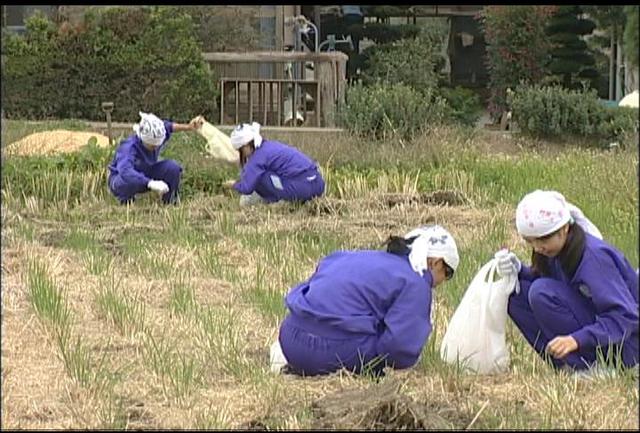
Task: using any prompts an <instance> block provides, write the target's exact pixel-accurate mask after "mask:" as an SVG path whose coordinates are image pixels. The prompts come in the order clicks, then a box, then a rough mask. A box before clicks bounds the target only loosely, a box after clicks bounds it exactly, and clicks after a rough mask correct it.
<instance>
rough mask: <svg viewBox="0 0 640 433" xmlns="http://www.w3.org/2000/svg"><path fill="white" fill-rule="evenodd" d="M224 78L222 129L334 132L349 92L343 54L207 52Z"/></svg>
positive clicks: (211, 63) (221, 83) (222, 87)
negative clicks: (246, 125) (250, 124)
mask: <svg viewBox="0 0 640 433" xmlns="http://www.w3.org/2000/svg"><path fill="white" fill-rule="evenodd" d="M203 57H204V59H205V61H207V62H209V64H210V65H211V67H212V69H213V70H215V72H216V74H217V76H219V77H222V78H221V79H220V101H219V110H220V111H219V112H220V124H221V125H228V124H231V123H233V124H237V123H240V122H246V121H253V120H256V121H259V122H261V123H262V124H263V125H266V126H315V127H335V126H336V122H335V110H336V108H337V105H338V103H339V102H340V101H341V100H342V99H343V98H344V93H345V89H346V65H347V59H348V57H347V55H346V54H344V53H341V52H331V53H301V52H284V51H262V52H247V53H237V52H236V53H203Z"/></svg>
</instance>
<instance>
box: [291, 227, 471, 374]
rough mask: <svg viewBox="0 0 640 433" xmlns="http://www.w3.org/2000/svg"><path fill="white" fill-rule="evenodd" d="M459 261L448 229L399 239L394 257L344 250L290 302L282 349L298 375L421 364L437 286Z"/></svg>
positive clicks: (390, 249)
mask: <svg viewBox="0 0 640 433" xmlns="http://www.w3.org/2000/svg"><path fill="white" fill-rule="evenodd" d="M458 262H459V258H458V252H457V247H456V244H455V241H454V239H453V237H452V236H451V235H450V234H449V233H448V232H447V231H446V230H444V229H443V228H442V227H440V226H430V227H424V228H419V229H416V230H414V231H412V232H410V233H409V234H407V235H406V236H405V237H404V238H402V237H392V238H391V239H390V241H389V243H388V246H387V251H369V250H364V251H339V252H335V253H333V254H330V255H328V256H327V257H325V258H323V259H322V260H321V261H320V263H319V264H318V266H317V269H316V271H315V273H314V274H313V275H312V276H311V278H309V279H308V280H307V281H305V282H303V283H301V284H299V285H297V286H296V287H294V288H293V289H291V291H290V292H289V293H288V294H287V296H286V298H285V303H286V306H287V307H288V309H289V315H288V316H287V317H286V318H285V320H284V321H283V323H282V325H281V327H280V333H279V342H280V346H281V347H282V352H283V354H284V356H285V358H286V360H287V363H288V370H289V371H290V372H293V373H296V374H300V375H318V374H327V373H331V372H334V371H336V370H338V369H340V368H346V369H348V370H350V371H353V372H355V373H363V372H370V373H372V374H374V375H378V374H382V373H383V372H382V370H383V368H384V367H385V365H389V366H391V367H393V368H397V369H403V368H408V367H411V366H412V365H414V364H415V363H416V362H417V361H418V358H419V356H420V353H421V352H422V348H423V347H424V345H425V344H426V341H427V339H428V337H429V334H430V333H431V329H432V328H431V317H430V314H431V301H432V290H433V288H434V287H435V286H437V285H439V284H440V283H442V282H443V281H445V280H447V279H449V278H451V277H452V276H453V272H454V271H455V269H456V268H457V266H458Z"/></svg>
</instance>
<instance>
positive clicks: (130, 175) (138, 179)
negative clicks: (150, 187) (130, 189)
mask: <svg viewBox="0 0 640 433" xmlns="http://www.w3.org/2000/svg"><path fill="white" fill-rule="evenodd" d="M116 169H117V170H118V173H120V176H122V179H123V180H124V181H125V182H127V183H129V184H131V185H135V186H137V187H140V188H146V187H147V184H148V183H149V181H150V180H151V179H150V178H148V177H147V176H146V175H145V174H144V173H142V172H140V171H138V170H136V169H135V167H134V165H133V156H132V155H130V154H126V155H124V156H123V158H122V159H120V161H118V165H117V166H116Z"/></svg>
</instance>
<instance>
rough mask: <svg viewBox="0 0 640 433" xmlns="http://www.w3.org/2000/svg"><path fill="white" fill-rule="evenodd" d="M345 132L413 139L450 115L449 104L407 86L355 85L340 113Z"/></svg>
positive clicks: (439, 98) (376, 136)
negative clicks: (346, 130)
mask: <svg viewBox="0 0 640 433" xmlns="http://www.w3.org/2000/svg"><path fill="white" fill-rule="evenodd" d="M338 113H339V118H340V121H341V123H342V125H343V127H344V128H346V129H348V130H350V131H352V132H354V133H356V134H358V135H362V136H368V137H375V138H385V137H396V136H399V137H403V138H411V137H413V136H415V135H416V134H418V133H420V132H422V131H425V130H428V128H430V127H432V126H435V125H439V124H442V123H443V122H445V121H446V120H447V119H449V116H450V115H451V109H450V108H449V107H448V105H447V103H446V101H445V100H444V99H443V98H441V97H438V96H435V94H434V93H431V92H426V93H425V92H418V91H417V90H415V89H413V88H412V87H409V86H407V85H404V84H393V85H383V84H376V85H373V86H363V85H354V86H351V87H350V88H349V89H348V90H347V95H346V102H345V103H344V105H342V106H341V107H339V110H338Z"/></svg>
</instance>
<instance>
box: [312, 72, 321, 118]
mask: <svg viewBox="0 0 640 433" xmlns="http://www.w3.org/2000/svg"><path fill="white" fill-rule="evenodd" d="M314 69H315V66H314ZM313 109H314V110H315V112H316V126H317V127H318V128H319V127H320V82H319V81H317V80H316V100H315V107H314V108H313Z"/></svg>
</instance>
